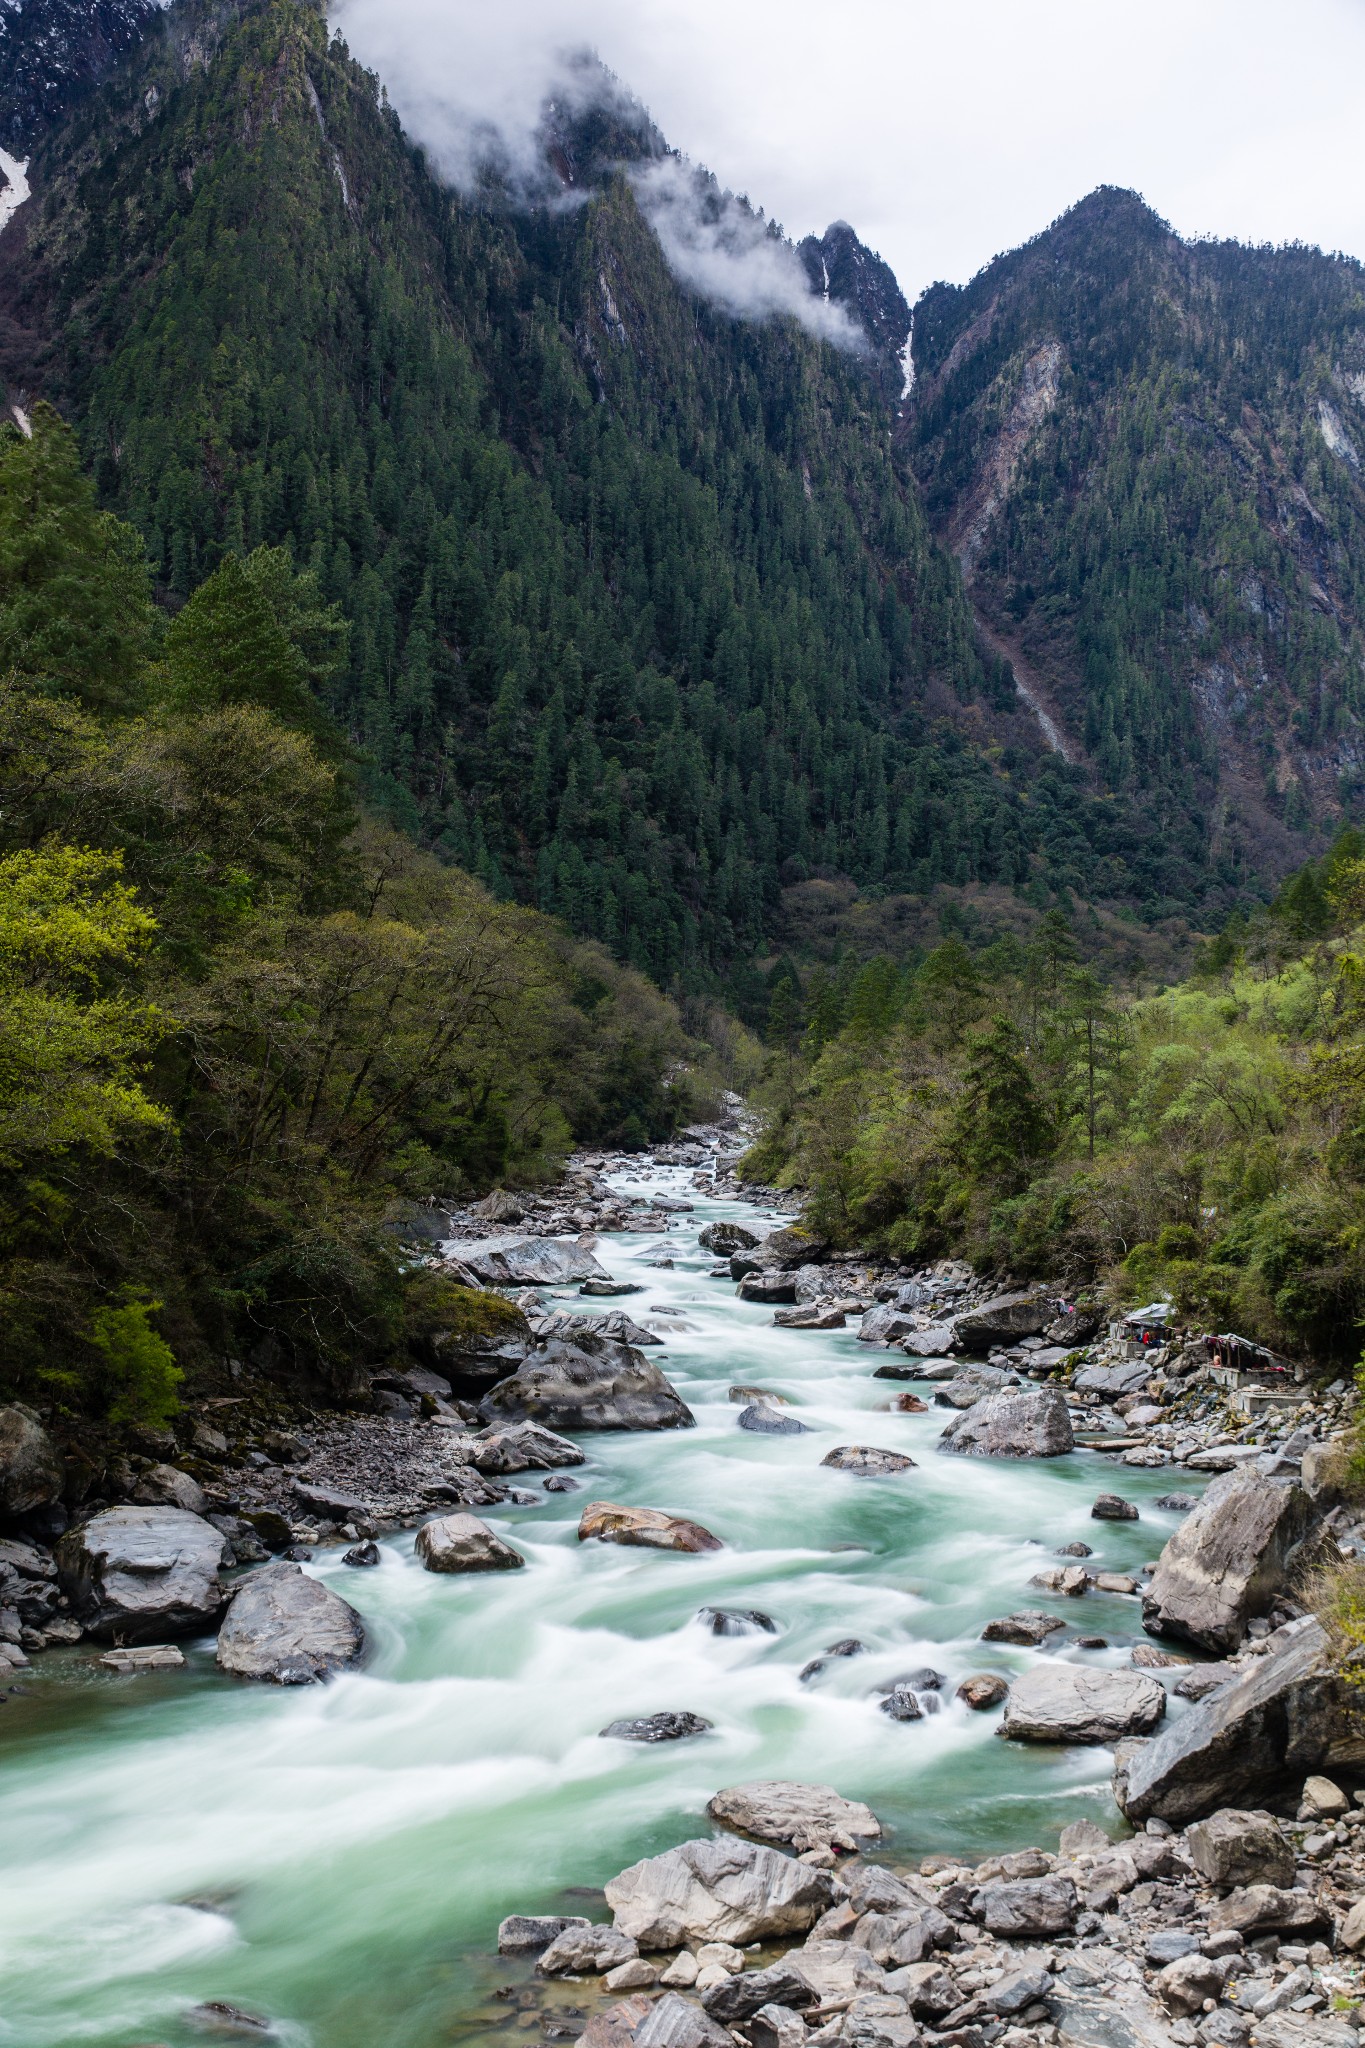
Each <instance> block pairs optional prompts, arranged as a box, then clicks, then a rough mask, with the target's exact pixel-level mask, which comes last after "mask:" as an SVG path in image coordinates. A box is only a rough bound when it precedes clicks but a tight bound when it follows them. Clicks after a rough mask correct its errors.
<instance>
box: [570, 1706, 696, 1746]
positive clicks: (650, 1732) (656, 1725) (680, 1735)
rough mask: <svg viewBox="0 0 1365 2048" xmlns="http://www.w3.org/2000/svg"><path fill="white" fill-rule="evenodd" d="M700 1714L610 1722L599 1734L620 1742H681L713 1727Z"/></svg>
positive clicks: (650, 1716)
mask: <svg viewBox="0 0 1365 2048" xmlns="http://www.w3.org/2000/svg"><path fill="white" fill-rule="evenodd" d="M712 1725H713V1724H712V1723H711V1722H710V1721H704V1720H703V1719H702V1717H701V1715H700V1714H685V1713H663V1714H646V1715H644V1716H643V1718H642V1719H640V1720H636V1721H609V1722H608V1723H607V1726H606V1727H605V1728H602V1729H600V1730H599V1731H598V1732H599V1733H600V1734H602V1735H607V1736H614V1737H615V1739H616V1740H617V1741H618V1742H681V1741H683V1740H684V1739H685V1738H686V1737H687V1736H689V1735H705V1734H707V1733H708V1732H709V1730H710V1729H711V1727H712Z"/></svg>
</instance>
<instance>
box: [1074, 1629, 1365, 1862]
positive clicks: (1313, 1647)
mask: <svg viewBox="0 0 1365 2048" xmlns="http://www.w3.org/2000/svg"><path fill="white" fill-rule="evenodd" d="M1314 1770H1329V1771H1335V1770H1340V1771H1344V1772H1346V1773H1347V1774H1349V1773H1351V1772H1353V1771H1356V1772H1358V1771H1362V1770H1365V1726H1362V1717H1361V1715H1360V1711H1359V1693H1358V1690H1357V1689H1356V1688H1355V1687H1353V1686H1352V1685H1350V1684H1348V1683H1347V1682H1346V1681H1345V1680H1344V1679H1343V1678H1342V1677H1341V1675H1340V1673H1339V1672H1338V1671H1336V1670H1335V1669H1334V1667H1333V1662H1332V1657H1331V1654H1330V1647H1329V1644H1328V1641H1327V1636H1326V1632H1325V1631H1324V1629H1323V1626H1322V1624H1321V1622H1320V1621H1318V1620H1317V1619H1316V1618H1315V1617H1314V1616H1312V1615H1305V1616H1304V1617H1303V1618H1302V1619H1301V1620H1298V1621H1291V1622H1289V1623H1287V1624H1286V1625H1285V1627H1283V1628H1281V1629H1278V1630H1276V1632H1275V1635H1274V1636H1272V1637H1270V1638H1269V1639H1268V1647H1267V1650H1266V1653H1265V1655H1263V1656H1261V1657H1258V1658H1257V1659H1256V1660H1255V1661H1254V1663H1252V1664H1251V1665H1249V1667H1248V1668H1247V1669H1246V1670H1244V1671H1242V1672H1240V1673H1236V1674H1234V1675H1233V1676H1231V1677H1230V1678H1228V1679H1227V1681H1226V1682H1225V1683H1224V1684H1222V1685H1220V1686H1219V1687H1218V1689H1217V1691H1216V1692H1213V1693H1211V1694H1210V1695H1209V1697H1208V1698H1207V1699H1204V1700H1202V1701H1200V1702H1199V1703H1198V1704H1197V1705H1196V1706H1194V1707H1192V1708H1191V1710H1190V1712H1189V1713H1187V1714H1184V1715H1182V1716H1181V1718H1180V1719H1179V1720H1178V1721H1175V1722H1173V1723H1172V1724H1171V1726H1170V1727H1169V1728H1167V1729H1166V1730H1165V1731H1164V1732H1163V1733H1162V1734H1161V1735H1159V1736H1158V1737H1157V1738H1156V1739H1155V1740H1154V1741H1152V1742H1148V1743H1145V1744H1144V1745H1143V1746H1142V1747H1141V1748H1140V1749H1138V1750H1137V1751H1136V1753H1135V1754H1134V1755H1132V1756H1131V1757H1129V1758H1128V1759H1127V1760H1126V1762H1124V1763H1122V1764H1121V1765H1120V1767H1119V1769H1118V1770H1117V1772H1116V1773H1115V1778H1114V1796H1115V1798H1116V1799H1117V1800H1118V1803H1119V1806H1120V1807H1121V1808H1122V1810H1123V1812H1124V1813H1125V1814H1126V1815H1127V1817H1128V1819H1129V1820H1130V1821H1133V1822H1134V1823H1137V1822H1140V1821H1145V1820H1147V1819H1149V1818H1151V1817H1152V1816H1156V1817H1157V1818H1159V1819H1162V1820H1166V1821H1169V1822H1171V1823H1173V1824H1174V1825H1176V1826H1180V1825H1183V1824H1184V1823H1185V1822H1186V1821H1190V1820H1195V1819H1197V1818H1198V1817H1199V1816H1200V1815H1201V1814H1206V1813H1211V1812H1212V1811H1213V1810H1214V1809H1215V1808H1216V1807H1220V1806H1235V1805H1238V1804H1240V1803H1242V1802H1243V1800H1244V1799H1245V1797H1246V1795H1248V1794H1263V1793H1265V1792H1267V1791H1270V1790H1272V1789H1274V1788H1275V1787H1277V1786H1280V1785H1282V1784H1284V1783H1285V1782H1286V1781H1287V1780H1293V1781H1296V1782H1297V1783H1302V1781H1303V1778H1304V1777H1305V1775H1306V1774H1307V1773H1308V1772H1310V1771H1314Z"/></svg>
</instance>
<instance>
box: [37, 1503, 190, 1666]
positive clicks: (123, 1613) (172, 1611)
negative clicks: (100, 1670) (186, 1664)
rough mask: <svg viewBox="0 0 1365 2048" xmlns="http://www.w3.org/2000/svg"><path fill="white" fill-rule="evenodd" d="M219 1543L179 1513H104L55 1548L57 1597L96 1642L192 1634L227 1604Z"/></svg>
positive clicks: (155, 1509)
mask: <svg viewBox="0 0 1365 2048" xmlns="http://www.w3.org/2000/svg"><path fill="white" fill-rule="evenodd" d="M224 1540H225V1539H224V1537H223V1536H222V1534H221V1532H220V1531H219V1530H217V1529H215V1528H214V1527H213V1525H212V1523H210V1522H206V1521H205V1520H204V1519H203V1518H202V1516H199V1515H191V1514H187V1513H186V1512H185V1511H184V1509H183V1508H163V1507H121V1508H107V1509H106V1510H105V1511H104V1513H103V1514H99V1515H95V1516H94V1517H93V1519H92V1520H90V1521H89V1522H86V1523H84V1524H83V1525H82V1526H81V1527H79V1528H76V1529H69V1530H68V1531H67V1533H66V1534H65V1536H63V1537H62V1538H61V1539H60V1541H59V1542H58V1544H57V1548H56V1558H57V1569H58V1574H59V1577H60V1581H61V1587H62V1591H63V1592H64V1593H65V1594H66V1596H67V1598H68V1600H69V1601H70V1603H71V1610H72V1612H73V1614H75V1616H76V1617H77V1619H78V1620H79V1621H80V1622H81V1624H82V1626H83V1627H84V1629H85V1631H86V1633H87V1635H91V1636H94V1637H95V1638H96V1640H97V1641H100V1642H114V1643H150V1642H157V1641H160V1640H161V1639H162V1638H163V1637H166V1636H188V1635H197V1634H199V1633H201V1632H202V1631H204V1630H206V1629H211V1628H212V1627H213V1624H214V1623H215V1622H216V1621H217V1619H218V1616H219V1615H220V1614H221V1613H222V1611H223V1607H224V1604H225V1602H226V1599H227V1595H226V1593H225V1592H224V1590H223V1586H222V1583H221V1581H220V1579H219V1577H218V1568H219V1565H220V1564H221V1562H222V1558H223V1544H224Z"/></svg>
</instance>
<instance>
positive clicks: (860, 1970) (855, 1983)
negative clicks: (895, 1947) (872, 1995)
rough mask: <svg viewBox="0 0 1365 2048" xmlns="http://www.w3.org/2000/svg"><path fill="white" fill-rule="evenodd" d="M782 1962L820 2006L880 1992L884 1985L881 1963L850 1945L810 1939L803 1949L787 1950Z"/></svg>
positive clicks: (862, 1950) (861, 1949)
mask: <svg viewBox="0 0 1365 2048" xmlns="http://www.w3.org/2000/svg"><path fill="white" fill-rule="evenodd" d="M782 1961H783V1962H784V1963H788V1964H790V1965H791V1966H792V1967H793V1968H795V1969H797V1970H799V1971H800V1972H801V1975H802V1976H803V1977H804V1978H805V1979H806V1980H807V1982H808V1983H809V1984H811V1985H812V1986H813V1987H814V1989H815V1990H816V1991H817V1992H818V1993H819V1995H820V2000H821V2003H822V2004H829V2003H831V2002H833V2001H834V2000H836V1999H851V1998H855V1997H856V1996H857V1995H858V1993H859V1992H860V1991H880V1990H881V1989H882V1986H883V1984H884V1982H885V1973H884V1972H883V1970H882V1967H881V1965H880V1963H877V1962H874V1960H873V1958H872V1956H871V1954H870V1952H869V1951H868V1950H867V1949H865V1948H860V1947H859V1946H858V1945H857V1944H856V1943H854V1942H851V1941H820V1940H818V1939H815V1938H812V1939H811V1940H810V1941H808V1942H807V1943H806V1945H805V1947H804V1948H798V1949H790V1950H788V1952H787V1954H786V1955H785V1956H783V1958H782Z"/></svg>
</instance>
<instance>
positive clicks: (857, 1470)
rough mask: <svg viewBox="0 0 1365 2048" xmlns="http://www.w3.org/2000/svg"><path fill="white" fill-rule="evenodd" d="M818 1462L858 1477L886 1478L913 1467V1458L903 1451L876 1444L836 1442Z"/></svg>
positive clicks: (910, 1470) (912, 1469) (908, 1470)
mask: <svg viewBox="0 0 1365 2048" xmlns="http://www.w3.org/2000/svg"><path fill="white" fill-rule="evenodd" d="M820 1463H821V1464H822V1465H828V1466H830V1467H831V1469H832V1470H834V1471H835V1472H851V1473H853V1475H854V1477H855V1478H858V1479H886V1478H889V1477H893V1476H894V1475H895V1474H896V1473H898V1472H913V1471H914V1469H915V1461H914V1459H913V1458H907V1457H906V1455H905V1453H904V1452H903V1451H884V1450H882V1449H880V1448H879V1446H878V1445H876V1444H837V1445H836V1446H835V1448H834V1449H833V1450H832V1451H828V1452H827V1453H826V1454H825V1456H824V1457H823V1458H822V1459H821V1460H820Z"/></svg>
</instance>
